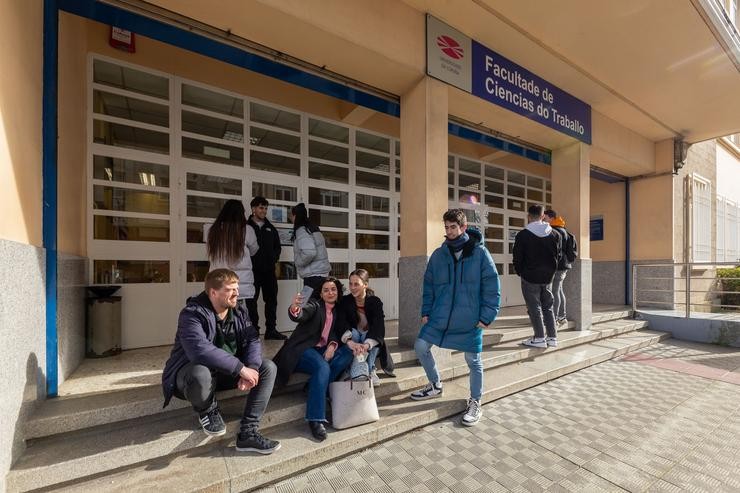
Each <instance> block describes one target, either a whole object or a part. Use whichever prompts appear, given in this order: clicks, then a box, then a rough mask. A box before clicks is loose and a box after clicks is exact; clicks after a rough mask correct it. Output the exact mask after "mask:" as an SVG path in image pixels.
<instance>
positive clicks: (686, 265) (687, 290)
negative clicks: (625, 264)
mask: <svg viewBox="0 0 740 493" xmlns="http://www.w3.org/2000/svg"><path fill="white" fill-rule="evenodd" d="M738 266H740V264H739V263H738V262H662V263H646V264H643V263H639V264H633V265H632V310H633V312H636V311H637V305H638V303H640V304H652V305H666V304H671V305H684V306H685V317H686V318H689V317H690V316H691V305H696V306H716V307H719V308H734V309H740V305H734V304H722V303H720V304H716V303H708V302H696V303H692V302H691V295H692V293H716V294H738V295H740V291H725V290H721V289H720V290H714V289H692V287H691V281H692V277H693V276H692V275H691V274H692V272H695V271H697V270H704V271H706V270H712V269H716V268H722V267H733V268H734V267H738ZM644 267H665V268H669V267H670V268H672V269H675V268H676V267H680V268H683V269H684V273H685V274H684V275H682V276H675V274H674V276H670V277H655V276H648V277H644V278H640V280H642V281H677V280H681V279H683V280H684V281H685V286H684V287H683V288H673V289H661V288H653V287H650V288H638V287H637V282H638V268H644ZM695 279H697V280H702V281H712V282H714V281H718V280H725V279H726V280H728V281H729V280H740V278H737V277H717V275H716V273H715V274H714V275H713V276H710V277H704V276H703V275H702V276H696V277H695ZM638 292H641V293H682V294H683V295H684V296H685V300H684V301H678V300H676V299H673V300H671V301H653V300H640V299H638Z"/></svg>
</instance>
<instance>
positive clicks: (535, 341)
mask: <svg viewBox="0 0 740 493" xmlns="http://www.w3.org/2000/svg"><path fill="white" fill-rule="evenodd" d="M522 345H523V346H529V347H539V348H546V347H547V341H545V338H544V337H540V338H537V337H530V338H529V339H527V340H526V341H522Z"/></svg>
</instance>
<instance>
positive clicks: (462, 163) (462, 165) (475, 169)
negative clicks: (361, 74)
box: [457, 158, 480, 175]
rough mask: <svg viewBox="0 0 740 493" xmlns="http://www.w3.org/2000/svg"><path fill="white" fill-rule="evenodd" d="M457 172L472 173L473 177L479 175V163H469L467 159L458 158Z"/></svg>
mask: <svg viewBox="0 0 740 493" xmlns="http://www.w3.org/2000/svg"><path fill="white" fill-rule="evenodd" d="M457 166H458V171H464V172H466V173H473V174H474V175H480V163H476V162H474V161H469V160H467V159H463V158H460V160H459V161H458V164H457Z"/></svg>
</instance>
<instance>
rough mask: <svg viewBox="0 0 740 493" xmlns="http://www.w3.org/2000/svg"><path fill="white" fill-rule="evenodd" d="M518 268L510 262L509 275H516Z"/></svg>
mask: <svg viewBox="0 0 740 493" xmlns="http://www.w3.org/2000/svg"><path fill="white" fill-rule="evenodd" d="M515 274H516V269H514V264H509V275H512V276H513V275H515Z"/></svg>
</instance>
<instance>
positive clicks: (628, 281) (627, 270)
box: [624, 177, 635, 305]
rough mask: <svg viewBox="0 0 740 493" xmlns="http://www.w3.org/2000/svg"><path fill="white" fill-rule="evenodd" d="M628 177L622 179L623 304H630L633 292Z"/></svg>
mask: <svg viewBox="0 0 740 493" xmlns="http://www.w3.org/2000/svg"><path fill="white" fill-rule="evenodd" d="M630 263H631V262H630V179H629V177H627V178H625V179H624V304H625V305H631V304H632V299H631V297H630V294H632V296H634V295H635V293H630V286H631V285H632V280H631V275H630V274H631V273H632V266H631V265H630Z"/></svg>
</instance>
